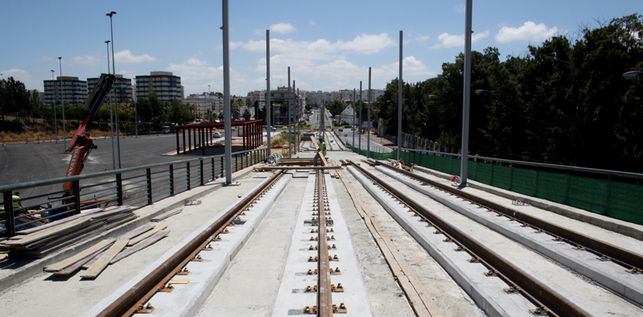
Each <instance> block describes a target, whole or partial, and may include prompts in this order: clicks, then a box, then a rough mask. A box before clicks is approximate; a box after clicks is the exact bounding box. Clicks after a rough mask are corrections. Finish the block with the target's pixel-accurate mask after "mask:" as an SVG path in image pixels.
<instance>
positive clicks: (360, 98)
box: [357, 80, 362, 151]
mask: <svg viewBox="0 0 643 317" xmlns="http://www.w3.org/2000/svg"><path fill="white" fill-rule="evenodd" d="M357 121H358V124H359V127H358V128H357V133H358V136H359V138H358V139H357V142H358V143H359V150H360V151H361V150H362V81H361V80H360V81H359V119H358V120H357Z"/></svg>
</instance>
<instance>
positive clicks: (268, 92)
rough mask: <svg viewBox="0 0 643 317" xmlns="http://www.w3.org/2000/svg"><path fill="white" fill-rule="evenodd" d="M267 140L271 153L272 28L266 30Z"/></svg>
mask: <svg viewBox="0 0 643 317" xmlns="http://www.w3.org/2000/svg"><path fill="white" fill-rule="evenodd" d="M264 109H265V110H266V140H267V141H268V155H270V147H271V146H270V130H271V129H272V124H271V122H270V111H271V110H270V30H266V106H265V108H264Z"/></svg>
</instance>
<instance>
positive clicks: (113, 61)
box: [106, 11, 121, 168]
mask: <svg viewBox="0 0 643 317" xmlns="http://www.w3.org/2000/svg"><path fill="white" fill-rule="evenodd" d="M114 14H116V11H112V12H109V13H107V14H106V15H107V16H109V32H110V35H111V39H112V74H113V75H114V76H116V61H115V60H114V25H113V23H112V16H113V15H114ZM113 95H114V93H113V91H112V94H111V95H110V101H111V98H112V96H113ZM114 125H115V126H116V153H117V157H118V168H121V139H120V136H119V134H120V129H119V128H118V105H116V108H115V109H114Z"/></svg>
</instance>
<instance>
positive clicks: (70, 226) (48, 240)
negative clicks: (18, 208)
mask: <svg viewBox="0 0 643 317" xmlns="http://www.w3.org/2000/svg"><path fill="white" fill-rule="evenodd" d="M133 210H134V209H133V208H132V207H129V206H118V207H110V208H107V209H103V208H94V209H91V210H87V211H83V213H81V214H78V215H73V216H71V217H67V218H64V219H61V220H58V221H54V222H50V223H48V224H45V225H42V226H38V227H35V228H30V229H26V230H22V231H18V232H17V235H16V236H13V237H11V238H9V239H8V240H5V241H3V242H1V243H0V250H6V251H9V256H11V257H34V258H39V257H43V256H45V255H47V254H49V253H50V252H52V251H55V250H57V249H60V248H62V247H65V246H68V245H71V244H73V243H75V242H78V241H81V240H83V239H86V238H87V237H89V236H93V235H96V233H97V232H104V231H106V230H109V229H111V228H114V227H116V226H118V225H121V224H123V223H125V222H128V221H130V220H132V219H134V218H136V215H134V214H133Z"/></svg>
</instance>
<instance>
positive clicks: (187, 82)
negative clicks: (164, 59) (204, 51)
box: [168, 57, 265, 96]
mask: <svg viewBox="0 0 643 317" xmlns="http://www.w3.org/2000/svg"><path fill="white" fill-rule="evenodd" d="M168 70H169V71H171V72H173V73H174V74H175V75H177V76H180V77H181V84H182V85H183V86H184V87H185V95H186V96H187V95H189V94H191V93H201V92H204V91H208V85H210V90H211V91H220V92H223V82H222V81H223V67H222V66H213V65H210V64H208V62H206V61H203V60H200V59H198V58H196V57H191V58H188V59H187V60H185V61H184V62H182V63H177V64H175V63H170V65H169V66H168ZM260 83H265V81H264V80H263V78H260V79H253V80H249V79H246V78H245V77H244V75H243V73H242V72H240V71H238V70H236V69H234V68H231V69H230V86H231V89H232V93H233V94H236V95H244V96H245V94H246V93H247V92H248V91H249V90H250V89H256V87H259V84H260Z"/></svg>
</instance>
